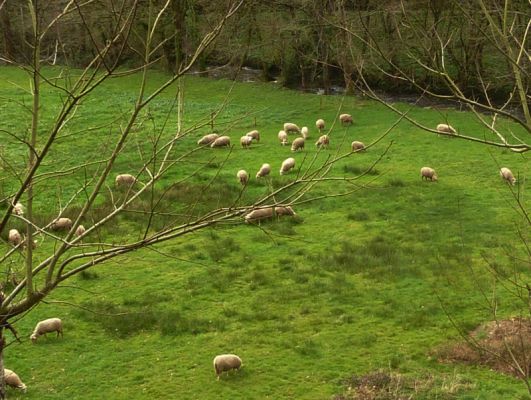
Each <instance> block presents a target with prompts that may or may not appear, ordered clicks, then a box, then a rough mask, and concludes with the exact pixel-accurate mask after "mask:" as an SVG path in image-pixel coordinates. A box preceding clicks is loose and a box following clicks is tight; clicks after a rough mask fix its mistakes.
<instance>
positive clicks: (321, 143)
mask: <svg viewBox="0 0 531 400" xmlns="http://www.w3.org/2000/svg"><path fill="white" fill-rule="evenodd" d="M329 144H330V137H329V136H328V135H321V136H320V137H319V139H317V142H315V145H316V146H317V147H328V145H329Z"/></svg>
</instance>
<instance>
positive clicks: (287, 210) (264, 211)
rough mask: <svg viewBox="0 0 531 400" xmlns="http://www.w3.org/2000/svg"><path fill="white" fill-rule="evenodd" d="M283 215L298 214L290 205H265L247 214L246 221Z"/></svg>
mask: <svg viewBox="0 0 531 400" xmlns="http://www.w3.org/2000/svg"><path fill="white" fill-rule="evenodd" d="M275 215H276V216H281V215H297V214H296V213H295V211H293V209H292V208H291V207H289V206H277V207H264V208H258V209H256V210H253V211H251V212H250V213H248V214H247V215H245V217H244V218H245V222H246V223H248V224H249V223H251V222H254V221H261V220H263V219H268V218H273V217H274V216H275Z"/></svg>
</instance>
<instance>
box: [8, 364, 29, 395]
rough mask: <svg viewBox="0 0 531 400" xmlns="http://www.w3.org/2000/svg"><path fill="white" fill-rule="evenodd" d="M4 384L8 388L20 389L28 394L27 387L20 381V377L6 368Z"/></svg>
mask: <svg viewBox="0 0 531 400" xmlns="http://www.w3.org/2000/svg"><path fill="white" fill-rule="evenodd" d="M4 382H5V383H6V385H7V386H11V387H14V388H16V389H20V390H22V391H23V392H24V393H26V385H25V384H24V382H22V379H20V378H19V377H18V375H17V374H16V373H15V372H13V371H11V370H10V369H7V368H4Z"/></svg>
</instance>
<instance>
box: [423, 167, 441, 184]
mask: <svg viewBox="0 0 531 400" xmlns="http://www.w3.org/2000/svg"><path fill="white" fill-rule="evenodd" d="M420 177H421V179H424V178H426V180H428V179H429V180H430V181H437V174H436V173H435V170H434V169H433V168H430V167H422V168H421V169H420Z"/></svg>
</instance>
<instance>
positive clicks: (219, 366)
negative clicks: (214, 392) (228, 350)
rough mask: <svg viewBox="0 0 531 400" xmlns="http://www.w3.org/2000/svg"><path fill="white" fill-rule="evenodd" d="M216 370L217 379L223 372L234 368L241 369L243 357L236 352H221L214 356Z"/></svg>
mask: <svg viewBox="0 0 531 400" xmlns="http://www.w3.org/2000/svg"><path fill="white" fill-rule="evenodd" d="M213 364H214V370H215V371H216V376H217V379H218V380H219V376H220V375H221V374H222V373H223V372H227V373H228V372H229V371H230V370H232V369H237V370H239V369H240V368H241V366H242V359H241V358H240V357H238V356H237V355H235V354H221V355H219V356H216V357H214V362H213Z"/></svg>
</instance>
